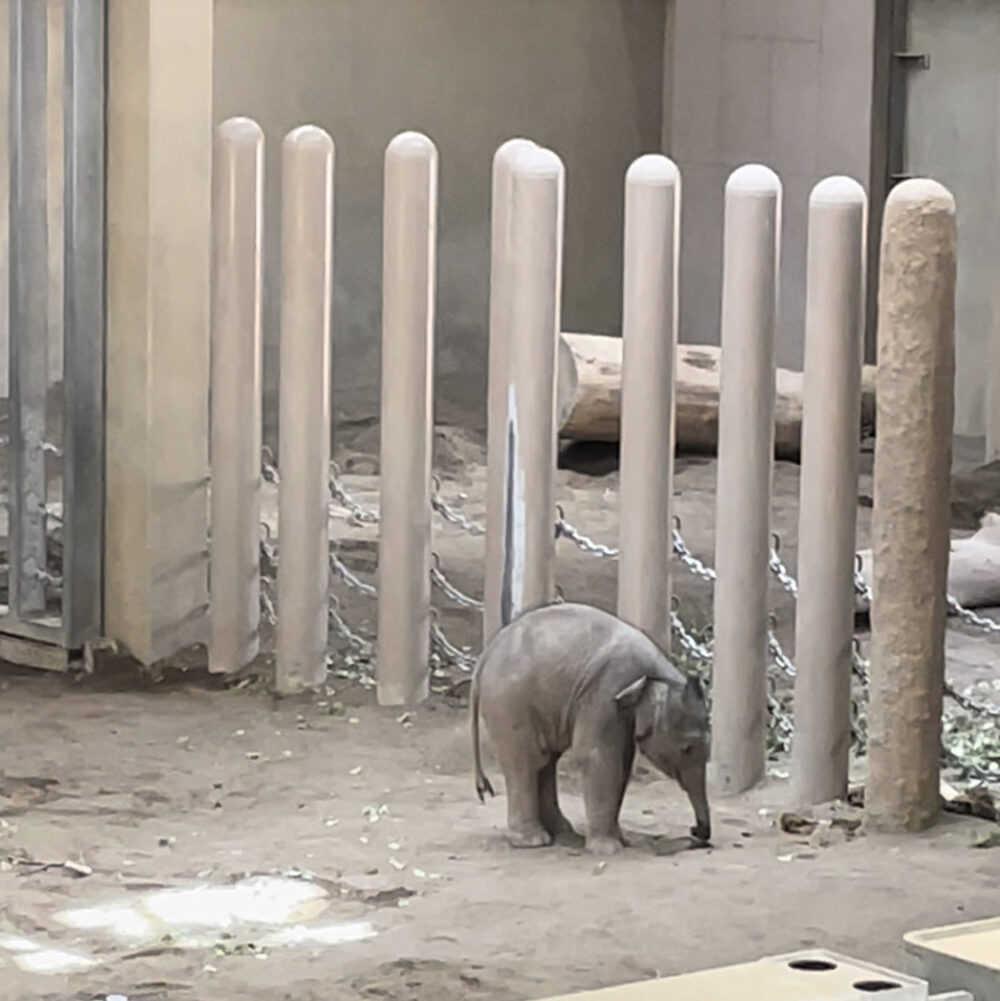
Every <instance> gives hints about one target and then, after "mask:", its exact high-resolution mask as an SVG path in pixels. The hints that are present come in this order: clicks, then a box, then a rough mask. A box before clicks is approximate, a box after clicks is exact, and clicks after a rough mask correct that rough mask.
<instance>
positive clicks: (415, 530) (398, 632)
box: [376, 132, 438, 706]
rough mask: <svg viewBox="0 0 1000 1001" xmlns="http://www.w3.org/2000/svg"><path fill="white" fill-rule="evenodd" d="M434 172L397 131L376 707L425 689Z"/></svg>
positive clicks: (423, 145)
mask: <svg viewBox="0 0 1000 1001" xmlns="http://www.w3.org/2000/svg"><path fill="white" fill-rule="evenodd" d="M437 170H438V156H437V149H436V148H435V146H434V143H433V142H431V140H430V139H428V138H427V136H425V135H421V134H420V133H418V132H403V133H401V134H400V135H398V136H396V137H395V138H394V139H393V140H392V142H390V143H389V146H388V148H387V149H386V152H385V192H384V198H385V202H384V208H383V243H382V419H381V424H382V427H381V433H382V443H381V474H380V475H381V479H380V484H379V510H380V519H379V522H380V525H379V559H378V589H379V600H378V661H377V666H376V681H377V695H378V701H379V704H380V705H383V706H396V705H411V704H413V703H416V702H420V701H422V700H423V699H425V698H427V694H428V691H429V680H430V679H429V674H430V664H429V655H430V626H431V621H430V611H431V592H430V588H431V582H430V572H431V446H432V441H433V432H434V283H435V276H436V252H437Z"/></svg>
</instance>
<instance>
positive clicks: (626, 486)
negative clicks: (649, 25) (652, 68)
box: [618, 153, 681, 650]
mask: <svg viewBox="0 0 1000 1001" xmlns="http://www.w3.org/2000/svg"><path fill="white" fill-rule="evenodd" d="M680 194H681V178H680V173H679V171H678V170H677V167H676V166H675V165H674V163H673V162H672V161H671V160H669V159H667V157H665V156H661V155H660V154H658V153H650V154H647V155H646V156H641V157H639V159H637V160H636V161H635V162H634V163H633V164H632V166H631V167H629V169H628V173H627V174H626V175H625V266H624V294H623V309H622V338H623V341H624V343H623V344H622V385H621V400H622V402H621V413H622V416H621V428H622V429H621V486H620V489H619V491H618V495H619V497H620V498H621V501H620V506H621V512H620V517H619V525H620V528H619V530H618V549H619V556H618V615H619V617H620V618H621V619H623V620H625V621H626V622H629V623H631V624H632V625H634V626H636V627H637V628H639V629H641V630H643V631H644V632H645V633H646V634H647V635H648V636H649V637H650V638H651V639H652V640H653V641H654V642H655V643H657V644H659V646H660V647H661V648H662V649H664V650H669V649H670V556H671V550H672V545H671V542H672V539H671V531H672V527H673V526H672V524H671V520H670V509H671V497H672V494H673V482H674V354H675V352H676V348H677V266H678V247H679V242H680Z"/></svg>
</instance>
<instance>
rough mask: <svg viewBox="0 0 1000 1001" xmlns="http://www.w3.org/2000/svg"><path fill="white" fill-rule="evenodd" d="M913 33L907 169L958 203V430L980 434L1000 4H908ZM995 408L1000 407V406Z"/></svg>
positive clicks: (993, 349)
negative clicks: (915, 65) (922, 66)
mask: <svg viewBox="0 0 1000 1001" xmlns="http://www.w3.org/2000/svg"><path fill="white" fill-rule="evenodd" d="M909 34H910V39H909V46H910V48H911V49H912V50H913V51H915V52H926V53H928V54H929V55H930V58H931V64H930V69H929V70H926V71H922V70H918V69H914V70H911V71H910V72H909V74H908V80H909V84H908V87H907V122H906V156H905V162H906V169H907V171H908V172H909V173H912V174H926V175H930V176H932V177H934V178H936V179H937V180H939V181H941V182H942V183H943V184H946V185H947V186H948V187H949V188H951V190H952V192H953V193H954V195H955V198H956V202H957V211H958V309H957V315H956V323H957V327H956V335H957V344H956V387H955V388H956V395H955V431H956V433H957V434H960V435H974V436H978V435H982V434H983V433H984V432H985V429H986V419H987V403H988V401H987V378H988V373H989V371H990V370H993V371H996V370H997V366H1000V351H998V346H997V345H995V343H994V342H995V341H996V340H997V335H998V333H1000V331H998V323H1000V282H998V281H997V272H998V269H1000V60H998V58H997V52H998V51H1000V3H997V2H996V0H949V2H948V3H943V2H942V0H910V25H909ZM992 409H994V410H996V409H1000V400H994V401H993V402H992ZM997 417H998V418H1000V413H998V414H997ZM992 423H993V425H994V426H995V427H997V426H1000V425H998V422H997V420H996V419H994V420H993V421H992ZM995 457H996V456H991V457H990V458H995Z"/></svg>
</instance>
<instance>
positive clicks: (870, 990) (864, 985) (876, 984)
mask: <svg viewBox="0 0 1000 1001" xmlns="http://www.w3.org/2000/svg"><path fill="white" fill-rule="evenodd" d="M899 986H900V985H899V984H897V983H894V982H893V981H891V980H859V981H857V983H855V984H854V989H855V990H856V991H864V992H865V993H866V994H874V993H876V992H877V991H894V990H896V989H897V988H898V987H899Z"/></svg>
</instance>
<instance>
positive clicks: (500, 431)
mask: <svg viewBox="0 0 1000 1001" xmlns="http://www.w3.org/2000/svg"><path fill="white" fill-rule="evenodd" d="M535 148H536V146H535V144H534V143H533V142H531V141H530V140H528V139H520V138H518V139H508V140H507V142H505V143H504V144H503V145H502V146H501V147H500V148H499V149H498V150H497V151H496V153H495V154H494V156H493V182H492V183H493V190H492V200H491V220H490V321H489V323H490V329H489V395H488V405H487V416H486V425H487V426H486V572H485V575H484V582H483V593H484V597H483V644H484V645H485V644H486V643H488V642H489V641H490V638H491V637H492V636H493V634H494V633H495V632H496V631H497V630H498V629H499V628H500V626H501V625H502V621H501V606H502V602H503V599H502V597H501V594H502V591H503V582H504V574H503V567H504V552H505V549H506V527H507V517H506V505H505V500H506V496H507V494H506V490H505V482H506V480H505V474H504V470H505V468H506V465H507V418H508V416H509V415H508V413H507V400H508V390H509V387H510V378H511V375H510V362H509V358H510V345H511V342H512V340H513V336H514V331H513V329H512V327H511V323H510V313H509V308H510V301H511V299H510V290H509V287H508V283H509V281H510V269H511V258H510V246H511V232H510V225H511V210H510V203H511V189H512V176H511V172H512V169H513V165H514V162H515V160H516V159H517V157H518V156H519V155H520V154H521V153H523V152H524V151H525V150H531V149H535Z"/></svg>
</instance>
